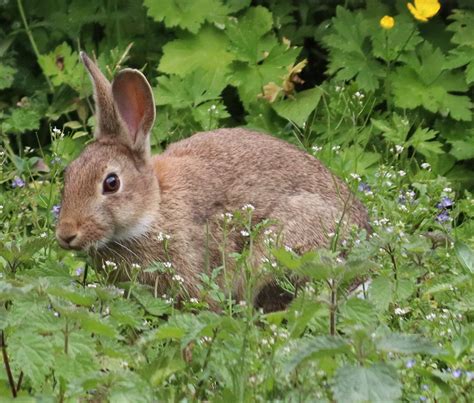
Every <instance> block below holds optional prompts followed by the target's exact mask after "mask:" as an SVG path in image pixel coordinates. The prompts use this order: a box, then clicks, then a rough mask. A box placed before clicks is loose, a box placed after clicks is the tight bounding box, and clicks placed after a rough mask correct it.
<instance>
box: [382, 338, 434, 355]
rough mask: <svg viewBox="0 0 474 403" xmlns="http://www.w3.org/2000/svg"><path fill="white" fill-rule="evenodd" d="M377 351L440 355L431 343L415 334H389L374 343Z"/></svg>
mask: <svg viewBox="0 0 474 403" xmlns="http://www.w3.org/2000/svg"><path fill="white" fill-rule="evenodd" d="M375 344H376V346H377V349H378V350H381V351H385V352H389V351H390V352H392V353H399V354H417V353H420V354H421V353H423V354H431V355H435V354H440V352H441V350H440V349H439V348H438V347H436V346H435V345H434V344H433V343H432V342H430V341H429V340H426V339H425V338H423V337H422V336H419V335H416V334H404V333H390V334H388V335H385V336H383V337H382V338H381V339H379V340H376V342H375Z"/></svg>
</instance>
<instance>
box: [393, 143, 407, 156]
mask: <svg viewBox="0 0 474 403" xmlns="http://www.w3.org/2000/svg"><path fill="white" fill-rule="evenodd" d="M404 149H405V147H403V146H401V145H399V144H396V145H395V152H396V153H397V154H401V153H402V152H403V150H404Z"/></svg>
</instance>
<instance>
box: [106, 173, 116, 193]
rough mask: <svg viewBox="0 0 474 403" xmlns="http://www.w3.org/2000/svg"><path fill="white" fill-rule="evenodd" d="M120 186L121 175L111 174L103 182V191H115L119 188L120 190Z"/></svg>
mask: <svg viewBox="0 0 474 403" xmlns="http://www.w3.org/2000/svg"><path fill="white" fill-rule="evenodd" d="M119 187H120V179H119V177H118V176H117V175H115V174H109V175H107V178H105V180H104V183H103V184H102V191H103V193H115V192H116V191H117V190H119Z"/></svg>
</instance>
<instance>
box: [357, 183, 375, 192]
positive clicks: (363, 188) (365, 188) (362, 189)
mask: <svg viewBox="0 0 474 403" xmlns="http://www.w3.org/2000/svg"><path fill="white" fill-rule="evenodd" d="M357 190H358V191H359V192H364V193H369V192H371V191H372V189H371V188H370V186H369V185H367V183H364V182H360V183H359V186H358V187H357Z"/></svg>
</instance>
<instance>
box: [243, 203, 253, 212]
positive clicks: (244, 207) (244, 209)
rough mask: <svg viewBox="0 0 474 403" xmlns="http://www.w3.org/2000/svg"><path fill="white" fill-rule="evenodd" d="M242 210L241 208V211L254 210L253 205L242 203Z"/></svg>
mask: <svg viewBox="0 0 474 403" xmlns="http://www.w3.org/2000/svg"><path fill="white" fill-rule="evenodd" d="M242 210H243V211H254V210H255V207H254V206H253V205H252V204H250V203H247V204H244V205H243V206H242Z"/></svg>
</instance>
